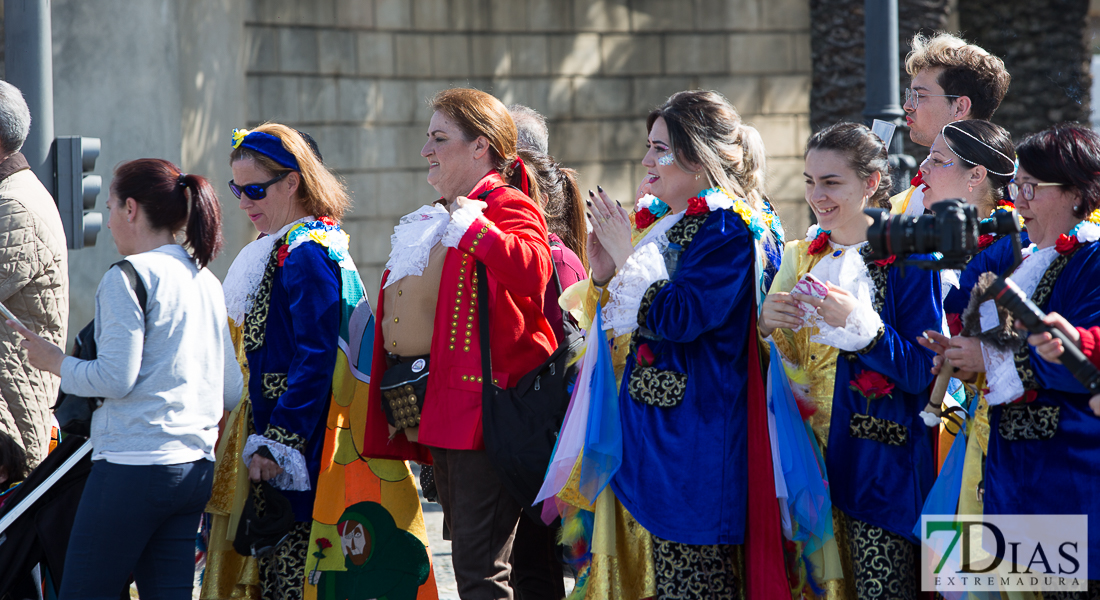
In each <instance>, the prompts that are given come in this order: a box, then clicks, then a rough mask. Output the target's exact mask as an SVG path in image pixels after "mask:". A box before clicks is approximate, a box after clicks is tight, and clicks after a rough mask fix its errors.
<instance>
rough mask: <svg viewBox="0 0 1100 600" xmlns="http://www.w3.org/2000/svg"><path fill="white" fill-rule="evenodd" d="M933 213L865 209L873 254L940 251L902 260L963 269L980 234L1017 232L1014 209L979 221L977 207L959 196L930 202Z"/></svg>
mask: <svg viewBox="0 0 1100 600" xmlns="http://www.w3.org/2000/svg"><path fill="white" fill-rule="evenodd" d="M932 208H933V210H934V212H935V214H932V215H921V216H919V217H913V216H909V215H895V216H890V215H889V213H887V212H886V211H885V210H882V209H877V208H876V209H867V210H865V211H863V212H865V213H866V214H867V215H868V216H870V217H871V219H872V221H873V223H872V224H871V226H870V227H868V228H867V243H868V245H869V246H870V248H871V255H872V257H873V258H876V259H881V258H887V257H889V256H904V255H908V254H931V253H933V252H939V253H940V254H941V255H942V256H943V258H941V259H940V260H936V261H905V263H902V264H905V265H911V266H916V267H920V268H925V269H937V270H939V269H962V268H964V267H965V266H966V261H967V260H968V259H969V257H970V256H972V255H974V254H976V253H977V252H978V239H979V238H980V237H981V236H982V235H991V234H1002V235H1011V234H1013V233H1016V234H1019V233H1020V222H1019V219H1017V218H1016V213H1015V211H1007V212H1006V211H993V215H992V219H991V220H989V221H986V222H982V220H981V219H979V218H978V210H977V208H975V207H974V206H972V205H969V204H966V203H965V202H963V201H962V200H959V199H951V200H943V201H940V202H937V203H936V204H935V205H933V207H932Z"/></svg>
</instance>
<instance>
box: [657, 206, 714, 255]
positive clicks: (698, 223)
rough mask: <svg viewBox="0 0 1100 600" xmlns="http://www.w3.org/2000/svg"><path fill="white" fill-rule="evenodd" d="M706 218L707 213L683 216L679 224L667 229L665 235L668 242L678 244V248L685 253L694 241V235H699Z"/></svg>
mask: <svg viewBox="0 0 1100 600" xmlns="http://www.w3.org/2000/svg"><path fill="white" fill-rule="evenodd" d="M708 216H710V215H709V213H704V214H701V215H684V216H683V218H681V219H680V221H679V222H677V223H676V224H675V225H673V226H672V227H669V228H668V233H667V234H665V235H666V237H668V241H669V242H670V243H673V244H679V246H680V248H681V249H682V250H683V251H685V252H686V251H687V249H688V246H689V245H691V240H693V239H695V234H697V233H699V230H700V229H701V228H702V227H703V223H704V222H706V220H707V217H708Z"/></svg>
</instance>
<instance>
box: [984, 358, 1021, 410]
mask: <svg viewBox="0 0 1100 600" xmlns="http://www.w3.org/2000/svg"><path fill="white" fill-rule="evenodd" d="M982 359H983V360H984V361H985V381H986V384H985V385H986V387H987V388H989V391H988V392H986V394H985V401H986V403H988V404H989V405H990V406H996V405H998V404H1005V403H1007V402H1012V401H1013V400H1016V399H1017V398H1019V397H1020V396H1023V395H1024V382H1022V381H1020V374H1019V373H1018V372H1017V371H1016V359H1015V357H1014V356H1013V353H1012V352H1008V351H1006V350H998V349H996V348H991V347H989V346H987V345H985V344H982Z"/></svg>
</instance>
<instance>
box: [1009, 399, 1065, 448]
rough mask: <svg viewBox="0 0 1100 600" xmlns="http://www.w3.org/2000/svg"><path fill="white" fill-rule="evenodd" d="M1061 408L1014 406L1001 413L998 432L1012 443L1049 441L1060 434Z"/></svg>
mask: <svg viewBox="0 0 1100 600" xmlns="http://www.w3.org/2000/svg"><path fill="white" fill-rule="evenodd" d="M1061 412H1062V411H1061V407H1058V406H1042V405H1038V406H1037V405H1034V404H1012V405H1010V406H1006V407H1005V408H1004V410H1002V411H1001V422H1000V423H999V424H998V425H997V431H998V432H999V433H1000V434H1001V437H1002V438H1004V439H1006V440H1008V441H1010V442H1018V441H1023V440H1049V439H1051V438H1053V437H1054V434H1055V433H1057V432H1058V420H1059V417H1060V416H1061Z"/></svg>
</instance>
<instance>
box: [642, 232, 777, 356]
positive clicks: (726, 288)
mask: <svg viewBox="0 0 1100 600" xmlns="http://www.w3.org/2000/svg"><path fill="white" fill-rule="evenodd" d="M755 247H756V246H755V244H754V243H753V239H752V234H751V233H750V232H749V230H748V228H747V227H746V226H745V223H744V221H742V220H741V217H739V216H738V215H737V214H736V213H734V212H733V211H728V210H716V211H713V212H712V213H710V216H709V217H708V218H707V220H706V221H705V222H704V223H703V227H702V230H701V231H699V233H697V234H696V235H695V238H694V239H693V240H692V242H691V246H690V247H689V248H688V250H687V251H686V252H685V253H684V254H683V257H682V262H681V263H680V267H679V269H678V270H677V271H676V273H675V274H674V275H673V276H672V279H671V280H670V281H669V282H668V285H665V286H664V287H663V288H661V291H659V292H658V293H657V295H656V296H655V297H654V299H653V303H652V304H651V305H650V306H649V312H648V314H647V315H646V326H647V327H648V328H649V329H651V330H652V331H653V332H655V333H656V334H657V335H660V336H661V337H663V338H664V339H666V340H669V341H672V342H677V343H686V342H691V341H694V340H695V339H696V338H698V337H699V336H700V335H701V334H702V333H704V332H706V331H709V330H711V329H714V328H716V327H719V326H721V325H723V324H725V323H726V320H727V318H728V316H729V314H730V311H732V310H733V309H734V308H735V307H736V306H738V305H740V303H741V302H742V301H743V300H744V295H745V294H748V293H750V292H751V291H752V290H753V289H754V287H755V285H756V284H755V282H754V281H753V279H754V277H755V274H754V272H753V271H754V268H753V264H754V263H753V261H754V257H753V252H754V251H755Z"/></svg>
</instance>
